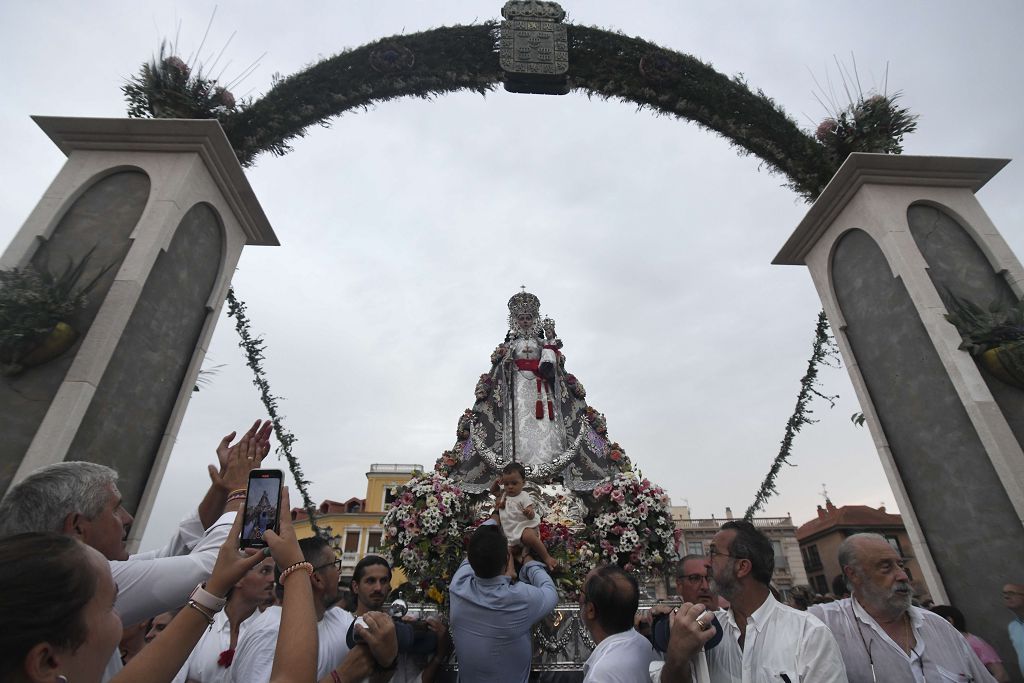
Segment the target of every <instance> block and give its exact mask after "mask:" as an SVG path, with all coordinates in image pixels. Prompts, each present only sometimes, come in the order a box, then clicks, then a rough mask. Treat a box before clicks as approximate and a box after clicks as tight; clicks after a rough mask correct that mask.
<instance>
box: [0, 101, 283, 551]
mask: <svg viewBox="0 0 1024 683" xmlns="http://www.w3.org/2000/svg"><path fill="white" fill-rule="evenodd" d="M35 121H36V123H37V124H38V125H39V127H40V128H42V129H43V131H44V132H45V133H46V134H47V135H48V136H49V137H50V139H51V140H53V142H54V143H55V144H56V145H57V146H58V147H59V148H60V149H61V151H63V152H64V153H65V154H66V155H67V156H68V160H67V162H66V163H65V164H64V167H63V168H62V169H61V171H60V173H58V175H57V177H56V179H54V181H53V182H52V183H51V185H50V187H49V189H48V190H47V191H46V193H45V194H44V195H43V197H42V199H41V200H40V201H39V203H38V204H37V205H36V208H35V209H34V210H33V211H32V213H31V214H30V215H29V217H28V219H27V220H26V221H25V224H24V226H23V227H22V228H21V230H20V231H19V232H18V234H17V235H16V236H15V237H14V240H13V241H12V242H11V244H10V246H9V247H8V248H7V250H6V251H5V252H4V254H3V256H2V257H0V268H2V269H8V268H22V267H25V266H27V265H30V264H31V265H34V266H36V267H38V268H47V267H49V268H50V269H51V270H53V271H59V270H61V269H62V268H63V267H64V266H65V265H66V264H67V263H68V260H69V259H74V260H80V259H82V257H83V256H84V255H85V254H87V253H89V252H90V250H92V253H91V254H90V256H89V258H88V262H87V269H86V273H85V276H84V278H83V281H88V280H89V279H91V278H92V277H93V276H94V275H95V274H97V273H99V272H100V271H102V269H103V268H104V267H109V270H108V271H107V272H106V274H105V275H104V276H103V277H102V278H101V279H100V280H99V282H98V285H97V287H96V289H95V290H94V291H93V293H92V294H91V295H90V297H89V302H88V304H87V305H86V307H85V308H84V310H82V311H80V312H78V313H76V314H75V315H74V316H73V317H72V319H71V320H69V321H68V322H69V323H71V325H72V326H73V327H74V328H75V329H76V330H77V331H78V332H79V338H78V340H77V341H76V343H75V344H74V346H72V347H71V349H70V350H68V351H67V352H65V353H64V354H63V355H62V356H60V357H58V358H57V359H55V360H53V361H51V362H49V363H46V364H44V365H41V366H38V367H34V368H29V369H28V370H26V371H25V372H23V373H21V374H19V375H16V376H13V377H4V378H0V433H2V434H3V435H4V441H5V445H4V448H3V455H2V457H0V491H6V490H7V489H8V488H9V487H10V485H12V484H14V483H17V482H18V481H20V480H21V479H23V478H24V477H26V476H27V475H28V474H30V473H31V472H32V471H34V470H35V469H37V468H39V467H41V466H43V465H48V464H50V463H55V462H61V461H63V460H89V461H92V462H98V463H102V464H105V465H109V466H111V467H114V468H115V469H117V470H118V472H119V473H120V483H119V488H120V490H121V492H122V494H123V496H124V501H125V507H127V508H128V510H129V511H133V512H134V513H135V519H136V521H135V525H134V526H133V529H132V533H131V538H130V539H129V540H130V541H131V542H132V544H130V545H131V547H135V546H137V543H138V540H139V539H140V538H141V535H142V532H143V530H144V529H145V526H146V522H147V519H148V516H149V513H150V511H151V510H152V506H153V502H154V499H155V497H156V492H157V489H158V488H159V485H160V480H161V478H162V476H163V472H164V469H165V467H166V465H167V459H168V457H169V456H170V452H171V448H172V446H173V443H174V437H175V434H176V433H177V430H178V427H179V426H180V424H181V420H182V417H183V415H184V412H185V408H186V406H187V405H188V399H189V397H190V396H191V394H192V389H193V387H194V386H195V382H196V378H197V376H198V373H199V369H200V367H201V365H202V362H203V358H204V356H205V353H206V348H207V345H208V344H209V341H210V337H211V336H212V335H213V328H214V325H215V324H216V322H217V318H218V316H219V314H220V311H221V308H222V306H223V305H224V300H225V298H226V296H227V290H228V286H229V284H230V280H231V275H232V273H233V272H234V268H235V265H236V264H237V262H238V258H239V256H240V255H241V251H242V247H243V246H244V245H246V244H259V245H277V244H278V242H277V238H276V237H275V235H274V233H273V230H272V229H271V227H270V224H269V222H268V221H267V217H266V215H264V213H263V209H262V208H261V207H260V205H259V202H258V201H257V200H256V196H255V194H254V193H253V191H252V188H251V187H250V185H249V182H248V180H247V179H246V177H245V174H244V173H243V172H242V168H241V166H239V164H238V161H237V159H236V158H235V155H234V152H233V151H232V149H231V146H230V145H229V143H228V141H227V138H226V137H225V136H224V133H223V131H222V130H221V128H220V125H219V124H218V123H217V122H216V121H192V120H175V119H157V120H143V119H84V118H58V117H35ZM204 486H205V483H204ZM204 486H197V490H196V492H195V493H196V496H197V502H198V497H199V496H200V495H201V493H202V492H201V490H200V489H202V488H204Z"/></svg>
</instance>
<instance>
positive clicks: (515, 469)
mask: <svg viewBox="0 0 1024 683" xmlns="http://www.w3.org/2000/svg"><path fill="white" fill-rule="evenodd" d="M525 484H526V469H525V468H524V467H523V466H522V465H520V464H519V463H517V462H510V463H509V464H508V465H506V466H505V468H504V469H503V470H502V471H501V478H500V479H498V480H497V481H495V482H494V485H493V486H492V487H491V492H492V493H494V494H495V495H496V496H497V499H496V500H495V502H494V511H495V514H496V515H498V519H499V521H501V528H502V530H503V531H504V532H505V538H507V539H508V545H509V547H510V548H515V549H514V550H513V553H515V554H516V556H518V555H519V554H520V552H519V548H520V547H522V546H525V547H526V548H527V550H529V552H530V555H532V556H533V557H534V558H535V559H538V560H540V561H541V562H543V563H544V564H546V565H547V567H548V571H554V570H555V569H556V568H557V567H558V561H557V560H556V559H555V558H553V557H551V555H550V554H548V549H547V548H546V547H544V541H542V540H541V539H540V517H539V516H538V515H537V510H536V508H535V506H534V503H533V498H531V497H530V494H529V493H526V492H525V491H523V486H524V485H525ZM499 487H500V488H499ZM499 491H500V492H499Z"/></svg>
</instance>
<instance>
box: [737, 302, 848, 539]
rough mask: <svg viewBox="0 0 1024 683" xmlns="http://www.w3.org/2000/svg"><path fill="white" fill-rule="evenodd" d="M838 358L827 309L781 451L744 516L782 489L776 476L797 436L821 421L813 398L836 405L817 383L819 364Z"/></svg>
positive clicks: (819, 324) (820, 320) (818, 325)
mask: <svg viewBox="0 0 1024 683" xmlns="http://www.w3.org/2000/svg"><path fill="white" fill-rule="evenodd" d="M836 358H838V353H837V351H836V347H835V342H834V341H833V339H832V335H831V334H829V326H828V318H827V317H826V316H825V311H822V312H820V313H819V314H818V324H817V326H816V327H815V328H814V344H813V345H812V348H811V359H810V360H809V361H808V362H807V372H806V373H804V376H803V379H801V380H800V393H799V394H797V398H796V409H795V410H794V411H793V415H792V416H790V418H789V420H788V421H787V422H786V433H785V435H784V436H783V437H782V446H781V447H780V448H779V454H778V455H776V456H775V460H774V461H773V462H772V466H771V469H769V470H768V475H767V476H766V477H765V478H764V482H762V483H761V488H760V490H758V492H757V495H756V496H754V502H753V503H751V504H750V507H749V508H747V511H746V513H744V515H743V518H744V519H747V520H749V519H751V518H752V517H753V516H754V515H755V514H756V513H757V511H758V510H760V509H761V508H763V507H764V504H765V503H766V502H768V499H769V498H771V497H772V496H773V495H774V494H776V493H778V489H777V488H776V486H775V478H776V477H777V476H778V474H779V471H780V470H781V469H782V465H783V464H786V465H792V463H790V462H789V458H790V456H791V455H792V453H793V439H794V438H795V437H796V434H797V432H799V431H800V430H801V429H802V428H803V427H804V425H809V424H814V423H815V422H817V420H815V419H812V418H811V417H810V416H811V414H812V413H813V412H814V411H812V410H811V409H810V403H811V400H813V399H814V397H815V396H817V397H818V398H822V399H824V400H826V401H828V402H829V404H830V405H831V406H833V407H834V406H835V399H836V398H838V397H837V396H826V395H825V394H822V393H821V392H820V391H818V388H817V387H818V365H820V364H821V363H828V362H829V360H830V359H836Z"/></svg>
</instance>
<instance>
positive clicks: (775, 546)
mask: <svg viewBox="0 0 1024 683" xmlns="http://www.w3.org/2000/svg"><path fill="white" fill-rule="evenodd" d="M772 553H773V554H774V555H775V569H776V570H779V569H782V570H784V571H789V562H788V561H787V560H786V555H785V553H783V552H782V541H772Z"/></svg>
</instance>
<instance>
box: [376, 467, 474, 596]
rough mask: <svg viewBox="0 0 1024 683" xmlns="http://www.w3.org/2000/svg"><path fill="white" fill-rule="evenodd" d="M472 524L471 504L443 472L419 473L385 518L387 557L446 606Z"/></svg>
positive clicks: (411, 480) (404, 487)
mask: <svg viewBox="0 0 1024 683" xmlns="http://www.w3.org/2000/svg"><path fill="white" fill-rule="evenodd" d="M471 521H472V520H471V519H470V508H469V504H468V500H467V499H466V496H465V494H464V493H463V492H462V489H460V488H459V486H458V485H457V484H456V483H455V482H454V481H452V480H451V479H449V478H448V477H446V476H444V475H443V474H441V473H438V472H420V473H417V474H416V475H415V476H413V478H412V479H410V480H409V481H408V482H407V483H406V484H405V485H404V486H403V487H402V488H401V489H399V491H398V495H397V497H396V498H395V500H394V502H393V503H392V504H391V508H390V509H389V510H388V511H387V513H385V515H384V520H383V525H384V542H383V553H384V554H385V555H386V556H387V557H388V558H389V559H390V560H391V563H392V565H393V566H400V567H401V568H402V570H403V571H404V572H405V575H406V576H407V577H409V581H411V582H412V583H413V584H414V585H416V586H417V587H418V588H419V589H420V590H422V591H423V592H424V594H425V595H426V596H427V597H428V598H430V599H431V600H433V601H434V602H437V603H438V604H443V603H444V602H445V600H446V599H447V592H448V582H449V580H450V579H451V577H452V575H453V574H454V573H455V570H456V569H458V567H459V563H460V562H461V561H462V557H463V555H464V549H463V545H464V544H463V537H464V533H465V530H466V527H467V526H469V524H470V522H471Z"/></svg>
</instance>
